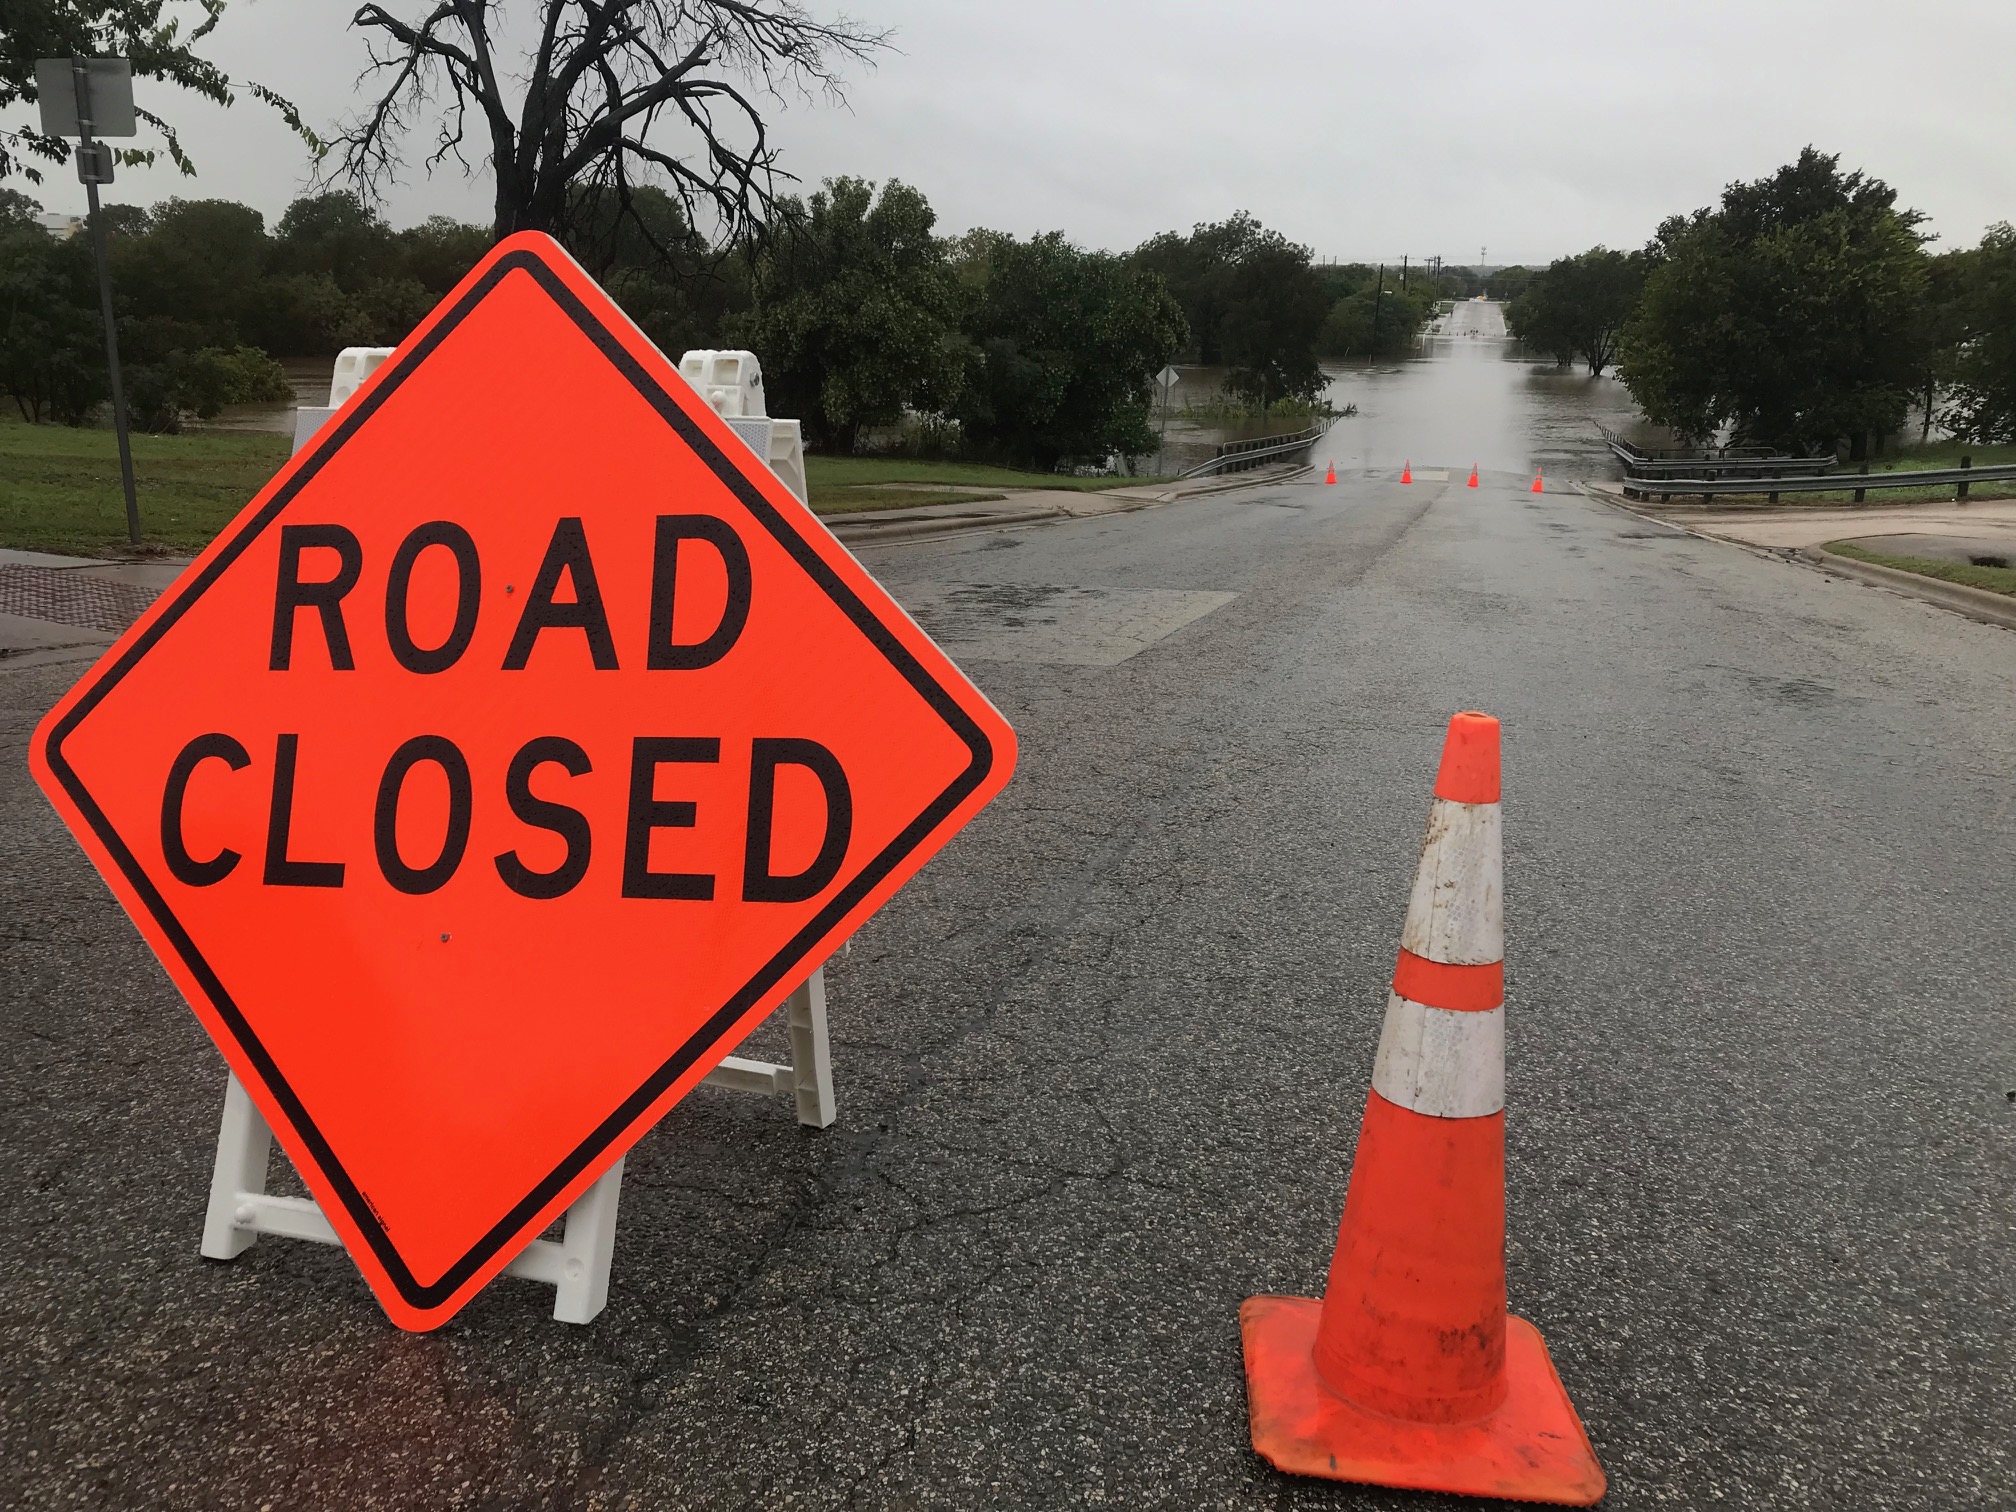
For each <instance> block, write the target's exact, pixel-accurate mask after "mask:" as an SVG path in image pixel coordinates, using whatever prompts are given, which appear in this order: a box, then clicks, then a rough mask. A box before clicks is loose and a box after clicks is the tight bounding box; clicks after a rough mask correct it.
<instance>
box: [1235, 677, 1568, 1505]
mask: <svg viewBox="0 0 2016 1512" xmlns="http://www.w3.org/2000/svg"><path fill="white" fill-rule="evenodd" d="M1498 799H1499V781H1498V721H1497V720H1495V719H1493V718H1491V717H1490V716H1489V715H1488V714H1458V715H1457V716H1456V717H1455V718H1454V719H1452V720H1451V721H1450V722H1449V734H1448V738H1447V741H1446V742H1445V744H1444V746H1443V750H1442V766H1441V770H1440V772H1439V773H1438V774H1437V776H1436V780H1435V803H1434V807H1433V810H1432V812H1431V814H1430V816H1429V820H1428V838H1427V841H1426V843H1425V844H1424V845H1423V847H1422V851H1421V865H1420V869H1419V871H1418V873H1417V874H1416V877H1415V881H1414V893H1413V897H1412V898H1411V899H1410V901H1409V903H1408V907H1407V922H1406V924H1405V926H1404V927H1403V929H1402V931H1401V936H1400V947H1401V948H1400V964H1399V967H1398V969H1397V970H1395V972H1394V974H1393V990H1392V993H1391V995H1390V996H1389V997H1388V999H1387V1005H1386V1026H1385V1031H1384V1033H1383V1034H1382V1035H1381V1037H1380V1041H1379V1055H1378V1059H1377V1061H1376V1062H1375V1063H1374V1067H1373V1071H1372V1092H1371V1096H1370V1097H1369V1098H1368V1099H1367V1102H1366V1107H1365V1119H1364V1122H1363V1123H1362V1124H1361V1125H1360V1127H1359V1131H1358V1152H1357V1155H1356V1157H1355V1158H1354V1160H1353V1162H1352V1166H1351V1183H1350V1187H1349V1190H1348V1192H1347V1193H1346V1196H1345V1199H1344V1219H1343V1222H1342V1223H1341V1224H1340V1225H1339V1228H1338V1234H1337V1249H1336V1253H1335V1255H1334V1256H1333V1257H1332V1259H1331V1262H1330V1284H1329V1287H1328V1289H1327V1291H1326V1292H1325V1294H1324V1298H1323V1300H1322V1301H1321V1302H1320V1303H1319V1302H1315V1301H1311V1300H1309V1299H1308V1298H1304V1297H1253V1298H1249V1299H1248V1300H1247V1302H1246V1303H1245V1305H1244V1306H1242V1307H1241V1308H1240V1309H1239V1323H1240V1332H1241V1334H1242V1335H1243V1337H1244V1341H1245V1354H1246V1400H1247V1410H1248V1414H1249V1417H1250V1420H1251V1427H1252V1433H1253V1447H1254V1448H1255V1449H1256V1450H1257V1451H1258V1452H1259V1453H1260V1454H1261V1455H1262V1456H1263V1457H1264V1458H1266V1459H1267V1460H1268V1461H1269V1462H1270V1463H1271V1464H1273V1465H1274V1467H1275V1468H1276V1469H1279V1470H1284V1471H1287V1472H1289V1473H1291V1474H1296V1475H1313V1476H1321V1477H1323V1478H1324V1479H1326V1480H1344V1481H1361V1482H1367V1483H1370V1484H1373V1485H1381V1486H1398V1487H1404V1488H1407V1489H1411V1490H1418V1491H1445V1492H1454V1493H1457V1494H1459V1495H1467V1496H1495V1497H1505V1498H1509V1499H1512V1500H1517V1501H1534V1502H1554V1503H1559V1504H1563V1505H1567V1506H1577V1507H1586V1506H1591V1505H1593V1504H1594V1503H1596V1502H1597V1501H1598V1500H1600V1499H1601V1498H1602V1495H1603V1491H1604V1487H1605V1481H1604V1476H1603V1468H1602V1466H1601V1465H1599V1464H1598V1463H1597V1461H1596V1452H1595V1450H1594V1449H1593V1448H1591V1447H1590V1444H1589V1437H1588V1435H1587V1434H1586V1433H1585V1432H1584V1431H1583V1428H1582V1421H1581V1419H1580V1418H1579V1417H1577V1416H1576V1413H1575V1407H1574V1404H1573V1403H1571V1402H1570V1401H1569V1400H1568V1393H1567V1392H1566V1390H1564V1389H1563V1387H1562V1385H1561V1378H1560V1377H1559V1376H1558V1375H1556V1374H1555V1372H1554V1364H1553V1361H1552V1360H1551V1359H1550V1358H1549V1357H1548V1354H1547V1346H1546V1344H1545V1343H1544V1342H1542V1340H1541V1338H1540V1334H1539V1331H1538V1330H1537V1329H1535V1328H1534V1327H1533V1325H1532V1324H1530V1323H1528V1322H1526V1321H1524V1320H1523V1319H1520V1318H1511V1317H1508V1316H1507V1315H1506V1311H1505V1112H1504V1109H1505V1040H1504V1012H1505V1010H1504V1000H1505V975H1504V939H1505V934H1504V914H1503V904H1502V897H1501V871H1502V860H1501V841H1500V828H1499V812H1498Z"/></svg>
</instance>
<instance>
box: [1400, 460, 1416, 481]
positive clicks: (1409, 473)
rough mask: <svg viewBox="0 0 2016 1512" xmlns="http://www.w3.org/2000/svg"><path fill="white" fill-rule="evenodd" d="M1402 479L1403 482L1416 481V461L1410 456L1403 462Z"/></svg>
mask: <svg viewBox="0 0 2016 1512" xmlns="http://www.w3.org/2000/svg"><path fill="white" fill-rule="evenodd" d="M1400 481H1401V482H1402V483H1412V482H1413V481H1414V462H1413V459H1412V458H1409V459H1408V460H1407V461H1406V462H1405V463H1404V464H1402V466H1401V468H1400Z"/></svg>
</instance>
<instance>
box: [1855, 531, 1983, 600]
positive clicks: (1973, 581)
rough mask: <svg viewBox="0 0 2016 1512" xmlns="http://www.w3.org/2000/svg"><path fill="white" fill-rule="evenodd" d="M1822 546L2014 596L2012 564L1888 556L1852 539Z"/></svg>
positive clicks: (1859, 557) (1866, 560)
mask: <svg viewBox="0 0 2016 1512" xmlns="http://www.w3.org/2000/svg"><path fill="white" fill-rule="evenodd" d="M1824 549H1825V550H1828V551H1831V552H1833V553H1834V555H1836V556H1844V557H1848V558H1850V559H1851V560H1853V561H1857V562H1874V563H1875V564H1876V565H1877V566H1878V567H1895V568H1896V569H1897V570H1898V571H1899V572H1915V573H1918V574H1919V575H1920V576H1921V577H1932V578H1942V579H1944V580H1945V581H1946V582H1949V583H1964V584H1966V585H1967V586H1968V587H1969V588H1986V589H1987V590H1988V591H1989V592H1990V593H2006V594H2009V595H2011V596H2012V597H2016V567H1976V566H1975V565H1974V564H1973V563H1972V562H1942V561H1939V560H1938V559H1937V558H1934V557H1916V556H1892V555H1891V554H1890V553H1889V552H1887V551H1871V550H1869V549H1868V548H1867V547H1865V546H1857V545H1856V544H1855V543H1854V542H1852V541H1829V542H1828V543H1827V545H1826V547H1825V548H1824Z"/></svg>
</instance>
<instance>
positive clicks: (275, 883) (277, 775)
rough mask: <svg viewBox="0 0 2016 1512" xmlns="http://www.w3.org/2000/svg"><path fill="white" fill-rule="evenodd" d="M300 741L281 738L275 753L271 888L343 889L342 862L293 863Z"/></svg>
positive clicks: (269, 832)
mask: <svg viewBox="0 0 2016 1512" xmlns="http://www.w3.org/2000/svg"><path fill="white" fill-rule="evenodd" d="M300 749H301V737H300V736H299V735H282V736H281V737H280V740H279V744H278V746H277V747H276V749H275V750H274V752H273V806H272V808H271V809H269V810H268V811H267V815H266V876H265V878H264V881H265V883H266V885H267V886H268V887H341V886H342V885H343V863H342V862H341V861H290V860H289V859H288V858H287V836H288V834H289V833H290V832H291V831H292V830H293V828H294V764H295V762H296V761H297V760H298V759H299V756H300Z"/></svg>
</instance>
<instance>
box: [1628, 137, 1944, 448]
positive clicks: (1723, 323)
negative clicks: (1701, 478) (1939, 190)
mask: <svg viewBox="0 0 2016 1512" xmlns="http://www.w3.org/2000/svg"><path fill="white" fill-rule="evenodd" d="M1896 200H1897V196H1896V192H1895V191H1894V190H1892V189H1891V188H1890V187H1889V186H1888V185H1887V184H1884V183H1882V182H1881V181H1880V180H1877V179H1873V178H1869V177H1867V176H1865V175H1864V174H1861V173H1859V172H1858V173H1843V172H1841V170H1840V159H1839V158H1838V157H1832V156H1828V155H1827V154H1824V153H1821V152H1817V151H1815V150H1814V149H1813V148H1811V147H1808V148H1807V149H1806V150H1805V151H1803V152H1802V153H1801V154H1800V155H1799V160H1798V161H1797V162H1796V163H1793V164H1789V165H1788V166H1786V167H1784V168H1781V169H1780V170H1779V171H1778V172H1777V173H1776V174H1774V175H1772V176H1771V177H1770V178H1766V179H1759V180H1757V181H1755V182H1754V183H1747V184H1731V185H1730V186H1729V187H1728V188H1727V189H1726V190H1724V191H1723V194H1722V201H1721V204H1720V205H1719V206H1717V207H1711V208H1709V209H1704V210H1699V211H1696V212H1695V213H1694V214H1693V215H1692V216H1689V217H1677V216H1676V217H1675V218H1673V219H1672V220H1669V221H1667V222H1666V223H1665V224H1664V225H1663V226H1661V227H1660V228H1659V233H1658V235H1657V236H1656V237H1655V238H1654V240H1653V243H1652V245H1651V247H1650V248H1648V249H1647V255H1648V258H1649V261H1650V264H1651V266H1650V269H1649V272H1648V274H1647V278H1646V283H1645V292H1644V297H1643V299H1642V301H1641V302H1640V304H1639V307H1638V312H1637V314H1636V315H1635V316H1634V317H1633V318H1632V320H1631V321H1630V323H1629V324H1628V325H1627V326H1626V328H1625V333H1624V338H1623V361H1622V363H1621V373H1622V376H1623V378H1624V381H1625V382H1626V383H1627V384H1629V385H1630V388H1631V392H1632V395H1633V397H1635V398H1636V399H1637V401H1638V404H1639V407H1640V408H1641V409H1643V410H1644V412H1645V414H1646V415H1647V417H1648V418H1650V419H1652V420H1654V421H1656V422H1658V423H1661V424H1665V425H1669V426H1672V427H1673V428H1674V429H1675V430H1678V431H1680V432H1681V433H1682V434H1684V435H1687V436H1691V437H1695V438H1697V439H1706V438H1709V437H1712V436H1716V435H1718V434H1720V433H1721V432H1722V431H1723V430H1724V429H1725V428H1726V429H1727V430H1728V431H1729V432H1730V433H1731V434H1732V436H1733V438H1734V439H1736V440H1738V441H1742V442H1746V443H1762V444H1768V445H1773V446H1780V447H1786V448H1790V449H1795V450H1804V449H1810V448H1816V447H1817V448H1822V449H1832V448H1834V447H1835V446H1836V445H1837V444H1838V443H1839V442H1840V440H1841V438H1843V437H1846V438H1847V439H1848V443H1849V454H1850V456H1851V457H1854V458H1861V457H1864V456H1866V455H1867V454H1868V451H1867V448H1868V439H1869V437H1870V435H1871V434H1872V433H1875V434H1883V433H1887V432H1890V431H1894V430H1895V429H1897V427H1898V426H1899V425H1900V424H1901V423H1902V422H1903V418H1904V412H1905V409H1906V406H1907V405H1908V403H1909V399H1910V395H1911V393H1912V391H1913V389H1914V387H1915V386H1916V381H1917V375H1918V371H1919V368H1920V356H1919V353H1920V349H1921V346H1922V343H1923V340H1924V328H1923V321H1922V318H1921V306H1922V303H1923V300H1924V297H1925V284H1926V267H1925V264H1926V257H1925V253H1924V249H1923V246H1922V241H1923V238H1922V237H1921V236H1920V235H1919V233H1918V231H1917V229H1916V227H1917V225H1918V223H1919V221H1920V220H1921V219H1922V217H1920V216H1919V215H1918V214H1917V213H1916V212H1914V211H1909V210H1899V209H1897V207H1896Z"/></svg>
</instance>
